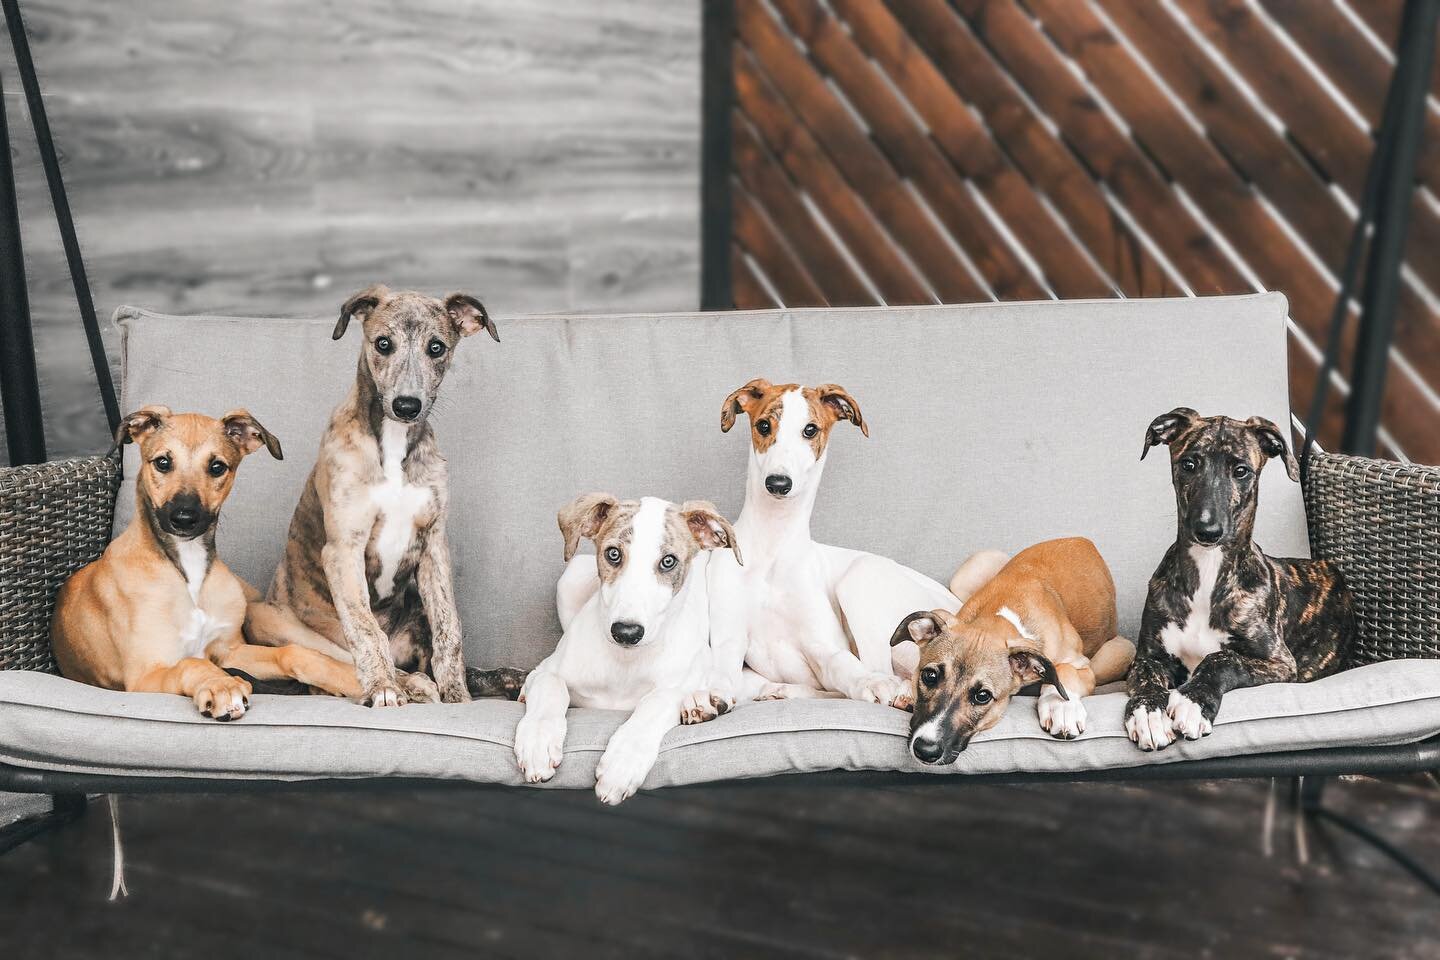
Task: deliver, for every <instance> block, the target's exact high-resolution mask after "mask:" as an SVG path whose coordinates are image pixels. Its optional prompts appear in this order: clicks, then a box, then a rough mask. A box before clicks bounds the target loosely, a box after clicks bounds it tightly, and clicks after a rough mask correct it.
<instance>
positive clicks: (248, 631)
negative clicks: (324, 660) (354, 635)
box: [245, 600, 355, 664]
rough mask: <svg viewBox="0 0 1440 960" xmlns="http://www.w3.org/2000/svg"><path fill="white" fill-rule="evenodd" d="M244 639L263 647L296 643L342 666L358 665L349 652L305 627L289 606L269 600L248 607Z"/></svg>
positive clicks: (321, 634)
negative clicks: (346, 664)
mask: <svg viewBox="0 0 1440 960" xmlns="http://www.w3.org/2000/svg"><path fill="white" fill-rule="evenodd" d="M245 639H246V640H248V641H249V642H250V643H252V644H256V645H259V646H263V647H283V646H286V645H287V644H294V645H295V646H297V647H306V648H308V649H310V650H314V651H315V652H316V653H320V654H324V655H325V656H327V657H329V658H330V659H332V660H339V661H340V662H341V663H349V664H353V663H354V662H355V658H354V657H352V656H350V651H349V650H346V649H345V648H344V647H342V646H340V644H338V643H336V642H335V641H333V640H331V639H330V638H329V637H327V636H325V635H324V634H323V633H319V632H317V631H316V630H313V629H312V628H310V627H308V626H306V625H305V624H304V623H302V622H301V621H300V618H299V617H297V616H296V615H295V612H294V611H293V610H291V609H290V608H289V607H286V606H282V605H280V604H277V603H271V602H270V601H268V600H262V601H260V602H258V603H252V604H250V605H249V606H248V607H246V608H245Z"/></svg>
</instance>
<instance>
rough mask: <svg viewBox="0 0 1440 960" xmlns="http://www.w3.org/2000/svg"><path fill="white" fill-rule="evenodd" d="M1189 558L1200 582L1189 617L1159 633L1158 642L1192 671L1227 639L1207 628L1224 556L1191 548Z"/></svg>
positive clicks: (1216, 549) (1215, 549) (1216, 550)
mask: <svg viewBox="0 0 1440 960" xmlns="http://www.w3.org/2000/svg"><path fill="white" fill-rule="evenodd" d="M1190 559H1191V560H1192V561H1194V563H1195V568H1196V569H1197V570H1198V571H1199V573H1200V577H1199V583H1198V584H1197V586H1196V587H1195V593H1194V595H1193V596H1191V598H1190V615H1189V616H1187V617H1186V618H1185V622H1184V623H1168V624H1166V625H1165V627H1164V628H1163V629H1162V630H1161V631H1160V642H1161V643H1162V644H1164V645H1165V649H1166V650H1167V651H1169V653H1170V654H1171V655H1172V656H1174V657H1178V658H1179V660H1180V662H1181V663H1183V664H1185V669H1187V670H1194V669H1195V665H1196V664H1198V663H1199V662H1200V661H1201V660H1204V659H1205V658H1206V657H1208V656H1209V655H1210V654H1212V653H1215V652H1216V651H1218V650H1219V649H1220V648H1221V647H1222V646H1224V645H1225V641H1226V640H1227V639H1229V636H1230V635H1229V634H1228V633H1226V632H1225V631H1224V630H1216V629H1215V628H1214V627H1212V626H1211V625H1210V595H1211V594H1212V593H1214V592H1215V578H1216V577H1217V576H1219V574H1220V563H1221V561H1222V560H1223V559H1224V555H1223V554H1222V553H1221V552H1220V548H1219V547H1201V546H1198V545H1197V546H1192V547H1191V548H1190Z"/></svg>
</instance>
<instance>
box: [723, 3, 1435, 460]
mask: <svg viewBox="0 0 1440 960" xmlns="http://www.w3.org/2000/svg"><path fill="white" fill-rule="evenodd" d="M1400 6H1401V3H1400V0H1320V2H1311V0H1167V2H1163V3H1162V2H1159V0H1143V2H1137V0H884V2H882V0H735V10H736V35H735V37H734V40H735V46H736V50H735V59H734V64H735V70H734V82H735V85H736V97H735V101H734V116H733V118H732V121H733V129H734V132H735V147H734V164H735V172H734V183H735V187H736V193H737V196H742V197H743V198H744V199H743V203H744V204H745V205H746V209H744V210H741V209H739V208H738V207H737V210H736V212H735V219H734V226H735V232H734V241H733V242H734V245H735V257H734V259H733V263H734V264H735V267H734V269H735V270H736V273H737V281H736V290H735V297H736V303H737V305H738V304H743V305H745V306H759V305H796V306H799V305H808V304H811V303H814V302H817V298H818V300H819V302H825V303H830V304H835V305H849V304H874V303H896V304H900V303H917V302H931V301H942V302H969V301H977V300H986V299H999V300H1018V299H1039V298H1046V297H1058V298H1067V299H1068V298H1080V297H1109V296H1125V297H1137V296H1174V295H1179V294H1182V293H1189V294H1192V295H1205V294H1220V293H1245V292H1251V291H1253V290H1255V289H1260V288H1263V289H1274V290H1280V291H1282V292H1284V293H1285V294H1287V296H1288V297H1289V298H1290V305H1291V320H1292V337H1291V341H1292V348H1291V351H1290V354H1291V373H1292V376H1291V382H1292V405H1293V407H1294V408H1295V409H1296V410H1297V411H1304V410H1306V409H1308V406H1309V400H1310V396H1311V394H1312V392H1313V390H1314V387H1315V383H1316V375H1317V372H1318V366H1319V365H1318V361H1317V356H1318V352H1319V345H1322V344H1323V342H1324V338H1325V332H1326V327H1327V324H1328V320H1329V313H1330V310H1331V308H1332V307H1333V304H1334V296H1335V289H1336V284H1337V278H1336V272H1337V271H1338V270H1339V268H1340V265H1341V262H1342V261H1343V258H1344V253H1345V248H1346V243H1347V242H1348V238H1349V234H1350V232H1351V229H1352V225H1353V222H1354V210H1355V206H1356V204H1357V203H1358V197H1359V193H1360V190H1361V187H1362V184H1363V181H1364V176H1365V169H1366V166H1367V164H1368V162H1369V159H1370V154H1371V151H1372V149H1373V146H1374V140H1373V128H1374V127H1375V126H1376V125H1378V122H1379V114H1380V110H1381V104H1382V102H1383V100H1384V96H1385V91H1386V87H1387V84H1388V82H1389V78H1390V72H1391V69H1392V68H1393V54H1392V53H1391V52H1389V48H1388V47H1387V46H1386V45H1387V44H1392V43H1393V40H1394V36H1393V34H1394V32H1395V30H1396V29H1397V26H1398V17H1399V9H1400ZM1367 30H1368V31H1370V32H1372V33H1373V35H1374V36H1367V35H1366V31H1367ZM1376 38H1378V39H1379V40H1380V41H1382V42H1379V43H1377V42H1376ZM1437 72H1440V68H1437ZM1437 90H1440V84H1437ZM1426 133H1427V142H1426V145H1425V147H1424V149H1423V151H1422V156H1421V160H1420V168H1419V172H1418V174H1417V181H1418V182H1417V195H1416V198H1415V201H1414V204H1413V207H1412V220H1411V229H1410V241H1409V248H1408V251H1407V253H1408V261H1407V266H1408V267H1409V270H1408V271H1407V278H1406V283H1405V285H1404V290H1403V292H1402V297H1401V305H1400V315H1399V324H1398V328H1397V336H1396V344H1395V350H1394V352H1393V359H1392V363H1391V369H1390V371H1389V376H1388V380H1387V393H1386V397H1385V406H1384V417H1383V420H1384V430H1385V435H1384V437H1382V441H1383V442H1382V448H1383V449H1384V450H1385V451H1386V452H1388V453H1390V454H1392V455H1394V454H1400V453H1403V454H1404V455H1406V456H1409V457H1411V458H1413V459H1416V460H1420V461H1425V462H1430V463H1436V462H1440V400H1437V393H1440V312H1437V306H1436V304H1437V303H1440V296H1437V294H1440V256H1436V255H1434V253H1433V251H1435V250H1440V203H1436V202H1435V199H1434V196H1435V194H1437V193H1440V112H1437V111H1433V110H1432V112H1431V115H1430V116H1429V117H1428V118H1427V123H1426ZM760 225H763V226H764V227H766V228H768V231H762V230H761V229H760ZM942 233H943V234H944V235H943V236H941V235H940V234H942ZM787 290H788V291H790V293H787V292H786V291H787ZM1352 354H1353V332H1352V333H1351V334H1348V335H1347V337H1346V338H1345V342H1344V344H1343V348H1342V354H1341V360H1340V373H1341V375H1342V384H1341V389H1340V390H1339V391H1336V392H1334V393H1332V402H1331V404H1330V408H1329V409H1328V410H1327V413H1326V419H1325V421H1324V424H1323V426H1322V434H1321V439H1322V441H1323V442H1326V443H1327V444H1329V445H1332V446H1333V445H1335V444H1337V443H1338V439H1339V429H1340V424H1341V420H1342V416H1343V404H1344V395H1345V392H1346V390H1347V387H1346V385H1345V384H1344V383H1343V376H1344V374H1345V373H1346V372H1347V371H1348V368H1349V363H1350V358H1351V356H1352Z"/></svg>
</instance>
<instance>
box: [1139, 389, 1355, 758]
mask: <svg viewBox="0 0 1440 960" xmlns="http://www.w3.org/2000/svg"><path fill="white" fill-rule="evenodd" d="M1157 443H1163V444H1168V445H1169V447H1170V475H1171V480H1172V482H1173V483H1174V486H1175V511H1176V517H1177V523H1176V527H1177V530H1176V534H1175V543H1174V544H1172V545H1171V547H1170V549H1169V550H1168V551H1166V553H1165V557H1164V559H1163V560H1161V561H1160V566H1159V567H1158V568H1157V569H1156V571H1155V574H1154V576H1152V577H1151V578H1150V592H1149V595H1148V597H1147V598H1146V601H1145V612H1144V615H1143V617H1142V619H1141V622H1140V638H1139V644H1138V650H1137V654H1136V659H1135V666H1134V668H1133V669H1132V670H1131V671H1130V682H1129V687H1130V703H1129V706H1128V707H1127V708H1126V710H1125V730H1126V732H1127V733H1128V734H1129V735H1130V739H1131V740H1132V741H1134V742H1135V744H1136V745H1137V746H1138V747H1140V749H1142V750H1163V749H1164V748H1165V747H1167V746H1169V745H1170V744H1171V743H1173V742H1174V740H1175V736H1176V734H1177V733H1178V734H1180V735H1181V736H1183V737H1185V738H1186V739H1187V740H1198V739H1200V738H1201V737H1204V736H1208V735H1209V734H1210V731H1211V730H1212V729H1213V724H1214V722H1215V715H1216V714H1217V713H1218V712H1219V710H1220V700H1221V698H1222V697H1223V696H1224V695H1225V694H1226V693H1227V692H1229V691H1231V690H1234V689H1235V688H1237V687H1250V686H1255V685H1257V684H1262V683H1272V682H1277V681H1281V682H1283V681H1290V680H1301V681H1306V680H1314V679H1316V678H1317V677H1322V676H1325V675H1326V674H1329V673H1333V672H1334V671H1336V670H1338V669H1339V668H1340V667H1341V666H1342V665H1343V663H1344V662H1345V658H1346V655H1347V653H1348V652H1349V649H1350V645H1351V643H1352V642H1353V639H1354V636H1355V613H1354V602H1353V599H1352V597H1351V595H1350V591H1349V589H1348V588H1347V587H1346V586H1345V580H1344V577H1342V576H1341V574H1340V571H1339V570H1337V569H1336V568H1335V567H1334V566H1333V565H1332V564H1330V563H1329V562H1327V561H1324V560H1283V559H1277V558H1274V557H1267V556H1266V555H1265V554H1264V553H1262V552H1261V550H1260V548H1259V547H1258V546H1257V545H1256V544H1255V543H1254V542H1253V541H1252V539H1251V534H1252V532H1253V530H1254V527H1255V510H1256V506H1257V504H1258V503H1259V498H1260V471H1261V469H1263V468H1264V466H1265V463H1266V462H1267V461H1268V460H1270V459H1271V458H1273V457H1280V458H1282V459H1283V460H1284V462H1285V471H1286V473H1287V474H1289V476H1290V479H1291V480H1299V479H1300V471H1299V465H1298V464H1297V463H1296V462H1295V457H1294V455H1293V454H1292V453H1291V452H1290V448H1289V446H1288V444H1286V442H1285V437H1284V435H1283V434H1282V433H1281V432H1280V430H1279V428H1278V427H1276V426H1275V424H1274V423H1272V422H1270V421H1269V420H1266V419H1265V418H1264V417H1251V418H1250V419H1249V420H1243V421H1242V420H1232V419H1230V418H1228V417H1202V416H1200V415H1199V414H1198V413H1196V412H1195V411H1194V410H1191V409H1190V408H1189V407H1177V408H1176V409H1174V410H1172V411H1170V412H1169V413H1167V414H1164V415H1162V416H1159V417H1156V418H1155V420H1154V421H1153V422H1152V423H1151V424H1150V427H1149V429H1147V430H1146V431H1145V446H1144V447H1143V448H1142V450H1141V452H1140V458H1141V459H1142V460H1143V459H1144V458H1145V454H1146V453H1148V452H1149V451H1150V448H1151V447H1152V446H1154V445H1155V444H1157Z"/></svg>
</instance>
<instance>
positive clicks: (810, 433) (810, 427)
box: [800, 423, 820, 440]
mask: <svg viewBox="0 0 1440 960" xmlns="http://www.w3.org/2000/svg"><path fill="white" fill-rule="evenodd" d="M800 432H801V433H803V434H804V435H805V439H806V440H809V439H810V438H812V437H814V436H815V434H817V433H819V432H820V428H819V427H817V426H815V424H813V423H807V424H805V429H804V430H801V431H800Z"/></svg>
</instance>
